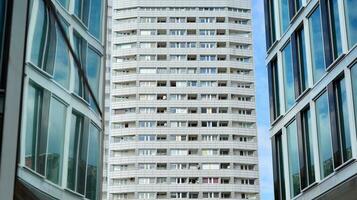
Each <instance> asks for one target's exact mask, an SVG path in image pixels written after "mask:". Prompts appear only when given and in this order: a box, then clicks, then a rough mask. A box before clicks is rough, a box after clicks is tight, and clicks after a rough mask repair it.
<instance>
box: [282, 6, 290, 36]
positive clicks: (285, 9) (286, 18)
mask: <svg viewBox="0 0 357 200" xmlns="http://www.w3.org/2000/svg"><path fill="white" fill-rule="evenodd" d="M279 11H280V29H281V33H282V34H283V33H285V31H286V30H287V29H288V26H289V23H290V15H289V0H280V4H279Z"/></svg>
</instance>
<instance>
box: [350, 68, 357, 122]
mask: <svg viewBox="0 0 357 200" xmlns="http://www.w3.org/2000/svg"><path fill="white" fill-rule="evenodd" d="M351 77H352V89H353V104H354V108H355V118H356V124H357V80H356V78H354V77H357V64H355V65H354V66H353V67H352V69H351Z"/></svg>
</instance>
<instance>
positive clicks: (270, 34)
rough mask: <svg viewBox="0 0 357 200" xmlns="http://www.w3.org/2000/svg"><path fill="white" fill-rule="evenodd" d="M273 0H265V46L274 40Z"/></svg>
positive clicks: (268, 45)
mask: <svg viewBox="0 0 357 200" xmlns="http://www.w3.org/2000/svg"><path fill="white" fill-rule="evenodd" d="M274 6H275V4H274V0H266V1H265V23H266V27H267V29H268V30H267V32H266V36H267V48H269V47H270V46H271V45H272V44H273V43H274V42H275V41H276V27H275V16H276V14H275V8H274Z"/></svg>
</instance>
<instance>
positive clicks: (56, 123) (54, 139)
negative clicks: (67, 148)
mask: <svg viewBox="0 0 357 200" xmlns="http://www.w3.org/2000/svg"><path fill="white" fill-rule="evenodd" d="M66 110H67V108H66V106H65V105H64V104H62V103H61V102H59V101H58V100H57V99H55V98H52V99H51V104H50V115H49V124H48V140H47V153H46V155H47V157H46V178H47V179H48V180H50V181H51V182H53V183H55V184H60V183H61V175H62V163H63V162H62V161H63V144H64V135H65V127H66Z"/></svg>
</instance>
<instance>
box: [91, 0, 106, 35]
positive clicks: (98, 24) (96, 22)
mask: <svg viewBox="0 0 357 200" xmlns="http://www.w3.org/2000/svg"><path fill="white" fill-rule="evenodd" d="M102 2H103V1H102V0H91V3H90V14H89V25H88V26H89V32H90V33H91V34H92V35H93V36H94V37H95V38H97V39H98V40H101V37H102V32H101V30H102Z"/></svg>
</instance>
